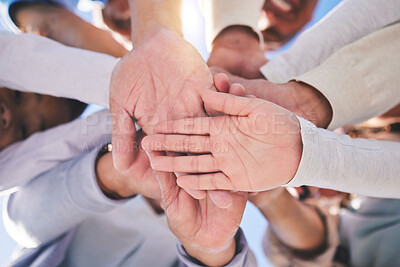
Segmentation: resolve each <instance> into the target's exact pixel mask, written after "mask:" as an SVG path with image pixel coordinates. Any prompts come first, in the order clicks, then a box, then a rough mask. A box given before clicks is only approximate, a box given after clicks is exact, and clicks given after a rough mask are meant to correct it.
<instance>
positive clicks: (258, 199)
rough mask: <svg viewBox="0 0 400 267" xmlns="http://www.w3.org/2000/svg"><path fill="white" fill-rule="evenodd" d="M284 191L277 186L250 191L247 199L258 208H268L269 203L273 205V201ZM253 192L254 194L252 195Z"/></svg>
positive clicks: (280, 196) (279, 197)
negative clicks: (254, 191)
mask: <svg viewBox="0 0 400 267" xmlns="http://www.w3.org/2000/svg"><path fill="white" fill-rule="evenodd" d="M284 191H286V189H285V188H283V187H277V188H275V189H272V190H268V191H263V192H258V193H250V194H249V200H250V202H251V203H253V204H254V205H255V206H256V207H257V208H258V209H263V208H268V207H269V206H270V205H274V203H275V202H277V201H279V200H280V199H281V198H282V196H283V194H284V193H285V192H284ZM252 194H254V195H252Z"/></svg>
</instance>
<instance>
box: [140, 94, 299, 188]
mask: <svg viewBox="0 0 400 267" xmlns="http://www.w3.org/2000/svg"><path fill="white" fill-rule="evenodd" d="M202 99H203V100H204V102H205V103H207V104H208V105H209V106H210V107H212V108H214V109H215V110H217V111H220V112H223V113H225V114H226V115H225V116H219V117H212V118H195V119H184V120H176V121H170V122H167V123H162V124H160V125H159V126H158V127H157V129H156V131H157V132H158V133H159V134H157V135H152V136H147V137H145V138H144V139H143V141H142V146H143V148H144V149H145V150H155V151H174V152H185V153H196V154H201V155H190V156H181V157H169V156H158V157H155V158H153V159H152V162H151V164H152V167H153V169H155V170H159V171H170V172H172V171H173V172H178V173H187V174H182V175H180V176H179V177H178V179H177V183H178V185H179V186H181V187H183V188H187V189H196V190H215V189H220V190H240V191H262V190H267V189H271V188H275V187H278V186H280V185H283V184H286V183H287V182H289V181H290V180H291V179H292V178H293V177H294V175H295V173H296V171H297V167H298V165H299V163H300V158H301V153H302V142H301V135H300V125H299V122H298V120H297V118H296V117H295V116H294V114H293V113H291V112H289V111H288V110H285V109H283V108H281V107H279V106H277V105H275V104H273V103H270V102H267V101H264V100H261V99H257V98H245V97H238V96H233V95H229V94H224V93H216V92H211V91H207V92H205V93H204V94H203V95H202ZM265 173H268V177H265Z"/></svg>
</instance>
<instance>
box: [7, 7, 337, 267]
mask: <svg viewBox="0 0 400 267" xmlns="http://www.w3.org/2000/svg"><path fill="white" fill-rule="evenodd" d="M243 1H244V0H243ZM340 1H341V0H320V2H319V4H318V6H317V9H316V11H315V15H314V19H313V20H312V21H311V22H310V23H309V25H308V27H309V26H311V25H313V24H314V23H315V22H317V21H318V20H320V19H321V18H322V17H323V16H324V15H325V14H326V13H327V12H329V11H330V10H331V9H332V8H333V7H335V6H336V5H337V4H338V3H339V2H340ZM182 19H183V22H184V23H183V27H184V34H185V38H186V39H187V40H189V41H190V42H191V43H192V44H193V45H194V46H195V47H196V48H197V49H198V51H199V52H200V54H201V55H202V56H203V58H204V59H207V58H208V52H207V50H206V46H205V42H204V19H203V17H202V15H201V14H200V12H199V9H198V6H197V1H196V0H185V1H184V8H183V12H182ZM0 30H1V25H0ZM290 45H291V44H288V45H287V46H285V47H284V48H283V49H287V48H288V47H290ZM272 56H273V55H272ZM2 200H3V198H2V197H0V202H2ZM2 210H3V207H2V206H0V213H2ZM241 226H242V228H243V230H244V232H245V234H246V238H247V240H248V242H249V244H250V248H251V249H252V251H253V252H254V254H255V255H256V257H257V261H258V265H259V266H262V267H267V266H271V265H270V264H269V263H268V261H267V259H266V258H265V256H264V253H263V252H262V247H261V240H262V237H263V235H264V231H265V228H266V226H267V222H266V221H265V219H264V217H262V215H261V214H260V213H259V212H258V210H257V209H256V208H254V206H253V205H252V204H248V205H247V207H246V211H245V214H244V218H243V221H242V224H241ZM15 245H16V244H15V242H13V240H12V239H11V238H10V237H9V236H8V235H7V233H6V231H5V229H4V226H3V224H0V265H3V264H2V263H4V262H5V261H6V260H7V259H8V257H9V256H10V254H11V252H12V251H13V249H14V247H15Z"/></svg>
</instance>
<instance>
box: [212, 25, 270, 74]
mask: <svg viewBox="0 0 400 267" xmlns="http://www.w3.org/2000/svg"><path fill="white" fill-rule="evenodd" d="M267 62H268V60H267V59H266V58H265V56H264V51H262V49H261V46H260V40H259V38H258V36H257V34H256V33H255V32H253V30H252V29H250V28H249V27H244V26H231V27H228V28H226V29H224V30H223V31H222V32H221V33H220V34H219V35H218V36H217V37H216V38H215V40H214V43H213V48H212V51H211V54H210V57H209V59H208V62H207V63H208V65H209V66H213V67H220V68H224V69H226V70H227V71H229V72H231V73H233V74H236V75H239V76H242V77H246V78H249V79H254V78H260V77H262V74H261V72H260V67H261V66H263V65H264V64H265V63H267Z"/></svg>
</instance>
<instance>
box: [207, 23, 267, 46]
mask: <svg viewBox="0 0 400 267" xmlns="http://www.w3.org/2000/svg"><path fill="white" fill-rule="evenodd" d="M219 46H224V47H226V48H231V49H238V50H249V49H250V48H253V49H257V50H260V49H261V48H260V39H259V38H258V35H257V33H256V32H254V31H253V30H252V29H251V28H250V27H247V26H230V27H228V28H225V29H224V30H222V31H221V32H220V33H219V34H218V35H217V37H216V38H215V40H214V42H213V49H214V47H219Z"/></svg>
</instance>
